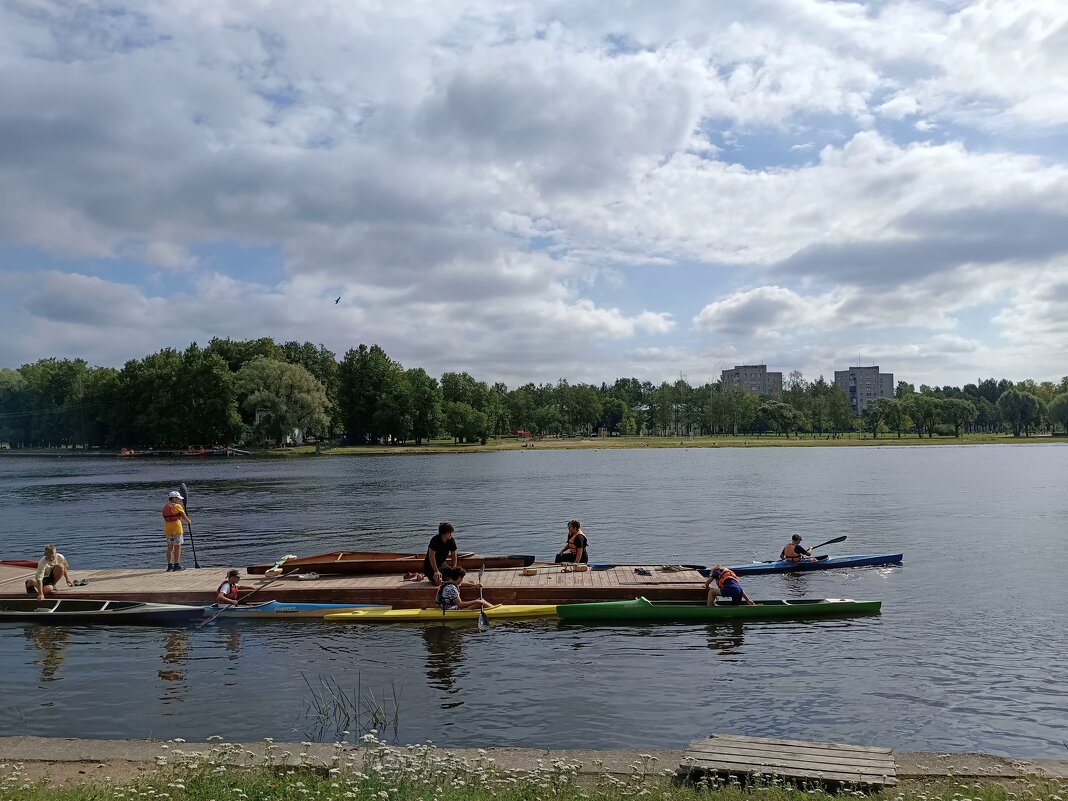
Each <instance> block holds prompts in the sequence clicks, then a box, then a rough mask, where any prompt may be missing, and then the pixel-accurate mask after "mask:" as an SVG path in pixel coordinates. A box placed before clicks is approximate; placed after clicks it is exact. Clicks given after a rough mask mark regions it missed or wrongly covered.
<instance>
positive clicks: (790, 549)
mask: <svg viewBox="0 0 1068 801" xmlns="http://www.w3.org/2000/svg"><path fill="white" fill-rule="evenodd" d="M782 552H783V554H785V556H786V561H788V562H800V561H801V554H799V553H798V552H797V545H796V544H794V543H793V542H792V541H791V542H789V543H787V545H786V547H785V548H783V549H782Z"/></svg>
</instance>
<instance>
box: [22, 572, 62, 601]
mask: <svg viewBox="0 0 1068 801" xmlns="http://www.w3.org/2000/svg"><path fill="white" fill-rule="evenodd" d="M34 581H36V579H30V580H29V581H27V582H26V594H27V595H36V594H37V590H36V589H34V587H33V584H32V582H34ZM41 585H42V586H43V587H52V588H53V589H54V588H55V586H56V578H55V576H53V575H52V571H51V570H49V571H48V574H47V575H46V576H45V577H44V578H43V579H42V580H41Z"/></svg>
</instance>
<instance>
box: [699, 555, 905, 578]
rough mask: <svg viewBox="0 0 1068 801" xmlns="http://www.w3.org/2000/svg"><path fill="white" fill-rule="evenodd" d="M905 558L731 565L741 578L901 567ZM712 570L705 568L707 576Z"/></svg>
mask: <svg viewBox="0 0 1068 801" xmlns="http://www.w3.org/2000/svg"><path fill="white" fill-rule="evenodd" d="M903 557H904V555H903V554H899V553H867V554H860V555H858V556H817V557H816V560H815V561H814V562H813V561H809V560H807V559H806V560H805V561H803V562H787V561H785V560H775V561H772V562H750V563H749V564H747V565H729V567H730V569H731V570H733V571H734V572H735V573H737V574H738V575H739V576H758V575H762V574H765V573H799V572H801V571H804V570H835V569H836V568H840V567H869V566H871V565H899V564H901V560H902V558H903ZM710 569H711V568H707V567H706V568H703V569H702V570H701V575H703V576H707V575H708V573H709V570H710Z"/></svg>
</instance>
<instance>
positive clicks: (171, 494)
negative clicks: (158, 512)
mask: <svg viewBox="0 0 1068 801" xmlns="http://www.w3.org/2000/svg"><path fill="white" fill-rule="evenodd" d="M167 497H168V498H177V499H178V500H180V501H184V500H185V498H183V497H182V495H181V493H179V492H178V491H177V490H171V491H170V492H168V493H167Z"/></svg>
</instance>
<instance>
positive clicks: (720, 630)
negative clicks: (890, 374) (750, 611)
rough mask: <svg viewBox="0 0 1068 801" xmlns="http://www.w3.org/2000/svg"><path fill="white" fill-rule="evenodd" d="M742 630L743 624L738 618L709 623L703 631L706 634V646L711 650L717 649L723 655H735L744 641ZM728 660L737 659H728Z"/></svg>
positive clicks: (743, 628) (734, 660) (733, 660)
mask: <svg viewBox="0 0 1068 801" xmlns="http://www.w3.org/2000/svg"><path fill="white" fill-rule="evenodd" d="M744 631H745V625H744V624H743V623H742V621H740V620H731V621H726V622H723V623H710V624H709V625H708V626H706V627H705V632H706V633H707V634H708V647H709V648H710V649H711V650H713V651H719V652H720V653H721V654H723V655H724V656H728V657H736V656H738V654H739V652H740V651H741V650H742V644H743V642H744V641H745V638H744V636H743V632H744ZM728 661H730V662H736V661H738V660H737V659H729V660H728Z"/></svg>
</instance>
